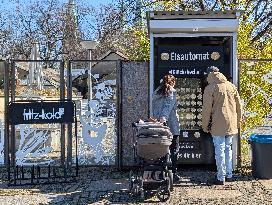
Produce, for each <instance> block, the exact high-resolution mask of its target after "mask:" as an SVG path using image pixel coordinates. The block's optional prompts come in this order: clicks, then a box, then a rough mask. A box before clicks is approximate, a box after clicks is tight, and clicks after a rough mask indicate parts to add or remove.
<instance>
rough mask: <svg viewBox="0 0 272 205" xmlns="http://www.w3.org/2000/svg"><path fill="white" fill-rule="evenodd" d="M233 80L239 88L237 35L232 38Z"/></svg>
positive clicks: (234, 34)
mask: <svg viewBox="0 0 272 205" xmlns="http://www.w3.org/2000/svg"><path fill="white" fill-rule="evenodd" d="M231 49H232V52H231V53H232V78H233V84H234V85H236V86H238V83H239V82H238V81H239V78H238V60H237V33H233V36H232V48H231Z"/></svg>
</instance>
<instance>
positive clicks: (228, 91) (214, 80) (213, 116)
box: [202, 72, 241, 136]
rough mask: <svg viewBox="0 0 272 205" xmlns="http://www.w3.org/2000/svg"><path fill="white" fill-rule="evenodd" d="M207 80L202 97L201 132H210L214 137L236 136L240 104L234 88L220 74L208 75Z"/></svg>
mask: <svg viewBox="0 0 272 205" xmlns="http://www.w3.org/2000/svg"><path fill="white" fill-rule="evenodd" d="M207 80H208V83H209V85H208V86H207V87H206V88H205V90H204V95H203V108H202V128H203V131H204V132H211V134H212V135H214V136H226V135H234V134H237V133H238V127H239V125H240V120H241V102H240V96H239V93H238V91H237V89H236V87H235V86H234V85H233V84H232V83H231V82H229V81H227V79H226V77H225V76H224V75H223V74H222V73H220V72H212V73H210V74H209V75H208V78H207ZM209 123H211V124H210V125H209Z"/></svg>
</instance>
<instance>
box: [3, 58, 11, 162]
mask: <svg viewBox="0 0 272 205" xmlns="http://www.w3.org/2000/svg"><path fill="white" fill-rule="evenodd" d="M9 72H10V64H8V63H6V62H4V93H5V106H4V109H5V116H4V119H5V120H4V122H5V133H4V136H5V137H4V153H5V154H4V157H5V158H4V164H5V166H7V167H9V166H10V158H9V153H10V147H9V121H8V116H9V111H8V104H9V96H10V95H9V94H10V93H9V91H10V90H9V86H10V79H9Z"/></svg>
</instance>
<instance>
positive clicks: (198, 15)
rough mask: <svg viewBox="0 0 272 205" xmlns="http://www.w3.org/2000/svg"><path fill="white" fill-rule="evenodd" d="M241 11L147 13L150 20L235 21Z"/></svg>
mask: <svg viewBox="0 0 272 205" xmlns="http://www.w3.org/2000/svg"><path fill="white" fill-rule="evenodd" d="M240 13H241V11H239V10H227V11H148V12H147V18H148V19H149V20H150V19H154V20H155V19H235V18H239V16H240Z"/></svg>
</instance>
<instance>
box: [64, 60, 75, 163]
mask: <svg viewBox="0 0 272 205" xmlns="http://www.w3.org/2000/svg"><path fill="white" fill-rule="evenodd" d="M66 76H67V99H68V100H72V98H73V96H72V68H71V61H70V60H69V61H68V67H67V75H66ZM75 115H76V113H75ZM75 117H76V116H75ZM75 123H76V122H75ZM67 129H68V130H67V163H68V164H67V165H68V166H71V165H72V161H73V159H72V157H73V155H72V147H73V144H72V142H73V140H72V138H73V129H72V123H68V125H67Z"/></svg>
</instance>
